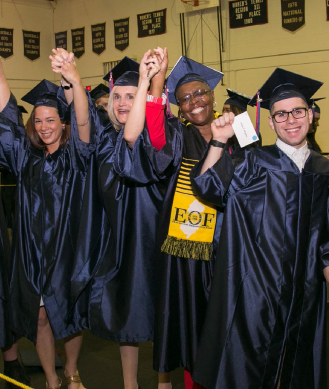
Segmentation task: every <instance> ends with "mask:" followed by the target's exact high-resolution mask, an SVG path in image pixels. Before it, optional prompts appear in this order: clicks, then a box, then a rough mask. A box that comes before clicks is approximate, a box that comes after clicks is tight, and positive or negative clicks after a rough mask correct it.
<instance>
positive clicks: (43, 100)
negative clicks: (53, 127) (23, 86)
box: [22, 80, 59, 109]
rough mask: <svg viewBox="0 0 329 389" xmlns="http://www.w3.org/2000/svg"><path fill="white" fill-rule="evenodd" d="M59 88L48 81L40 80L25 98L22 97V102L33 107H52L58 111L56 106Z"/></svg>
mask: <svg viewBox="0 0 329 389" xmlns="http://www.w3.org/2000/svg"><path fill="white" fill-rule="evenodd" d="M58 89H59V86H58V85H56V84H53V83H52V82H50V81H48V80H42V81H41V82H39V84H38V85H37V86H35V87H34V88H33V89H31V90H30V92H28V93H27V94H26V95H25V96H23V97H22V101H25V102H26V103H29V104H32V105H34V106H35V107H38V106H40V105H43V106H46V107H54V108H57V109H58V104H57V91H58Z"/></svg>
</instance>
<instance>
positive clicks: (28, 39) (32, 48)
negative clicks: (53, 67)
mask: <svg viewBox="0 0 329 389" xmlns="http://www.w3.org/2000/svg"><path fill="white" fill-rule="evenodd" d="M22 31H23V44H24V56H25V57H26V58H28V59H30V60H31V61H34V60H35V59H38V58H39V57H40V32H35V31H25V30H22Z"/></svg>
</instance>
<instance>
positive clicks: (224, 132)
mask: <svg viewBox="0 0 329 389" xmlns="http://www.w3.org/2000/svg"><path fill="white" fill-rule="evenodd" d="M233 122H234V114H233V113H232V112H230V113H224V115H223V116H220V117H219V118H217V119H215V120H214V121H213V122H212V123H211V132H212V137H213V139H215V140H218V141H220V142H222V143H226V142H227V141H228V139H230V138H232V136H233V135H234V130H233V127H232V124H233Z"/></svg>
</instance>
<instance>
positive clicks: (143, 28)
mask: <svg viewBox="0 0 329 389" xmlns="http://www.w3.org/2000/svg"><path fill="white" fill-rule="evenodd" d="M166 13H167V8H165V9H162V10H161V11H154V12H149V13H146V14H140V15H137V24H138V38H144V37H146V36H153V35H161V34H164V33H165V32H166Z"/></svg>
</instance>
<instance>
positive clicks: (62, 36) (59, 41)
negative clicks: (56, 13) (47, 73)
mask: <svg viewBox="0 0 329 389" xmlns="http://www.w3.org/2000/svg"><path fill="white" fill-rule="evenodd" d="M60 47H61V48H62V49H65V50H67V31H62V32H56V33H55V48H56V49H58V48H60Z"/></svg>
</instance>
